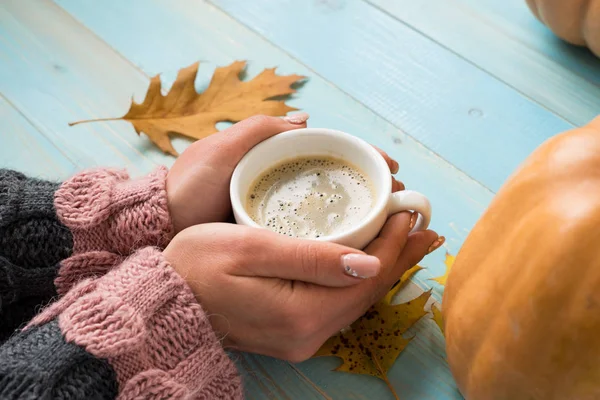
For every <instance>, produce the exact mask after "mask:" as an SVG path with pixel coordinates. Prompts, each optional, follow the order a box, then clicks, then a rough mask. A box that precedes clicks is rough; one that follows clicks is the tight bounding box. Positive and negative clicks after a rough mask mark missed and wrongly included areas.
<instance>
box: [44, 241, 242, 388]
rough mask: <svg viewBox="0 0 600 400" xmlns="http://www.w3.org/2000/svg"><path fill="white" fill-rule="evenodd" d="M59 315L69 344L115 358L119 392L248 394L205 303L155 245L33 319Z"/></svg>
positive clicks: (77, 288) (60, 323)
mask: <svg viewBox="0 0 600 400" xmlns="http://www.w3.org/2000/svg"><path fill="white" fill-rule="evenodd" d="M55 316H58V321H59V326H60V327H61V330H62V332H63V335H64V336H65V339H66V341H67V342H73V343H75V344H77V345H79V346H82V347H83V348H84V349H86V351H88V352H89V353H91V354H93V355H94V356H95V357H97V358H105V359H108V360H109V362H110V364H111V365H112V367H113V369H114V370H115V372H116V374H117V380H118V382H119V388H120V398H123V399H133V398H173V399H179V398H211V399H242V398H243V396H242V391H241V382H240V378H239V377H238V374H237V371H236V369H235V366H234V364H233V363H232V361H231V360H230V359H229V358H228V357H227V355H226V354H225V352H224V350H223V349H222V347H221V346H220V343H219V341H218V340H217V338H216V336H215V333H214V332H213V330H212V328H211V325H210V323H209V321H208V319H207V317H206V315H205V314H204V312H203V311H202V308H201V307H200V305H199V304H198V303H197V302H196V300H195V298H194V295H193V293H192V292H191V290H190V289H189V287H188V286H187V285H186V283H185V281H184V280H183V279H182V278H181V277H180V276H179V275H178V274H177V273H176V272H175V271H174V270H173V269H172V268H171V267H170V266H169V264H168V263H167V262H166V261H165V260H164V258H163V257H162V254H161V253H160V252H159V251H158V250H157V249H153V248H145V249H142V250H139V251H138V252H137V253H135V254H134V255H133V256H131V257H130V258H129V259H127V260H126V261H125V262H123V263H122V264H121V265H120V266H118V267H117V268H115V269H113V270H111V271H110V272H108V273H107V274H106V275H105V276H103V277H102V278H99V279H97V280H86V281H83V282H81V283H79V284H78V285H77V286H75V287H74V288H73V289H72V290H71V291H70V292H69V293H68V294H67V295H65V296H64V297H63V298H62V299H61V300H59V301H58V302H57V303H54V304H53V305H51V306H50V307H48V308H47V309H46V310H45V311H44V312H43V313H42V314H40V315H39V316H38V317H36V318H35V319H34V320H33V321H32V324H34V325H37V324H41V323H46V322H49V321H51V320H52V319H53V318H54V317H55Z"/></svg>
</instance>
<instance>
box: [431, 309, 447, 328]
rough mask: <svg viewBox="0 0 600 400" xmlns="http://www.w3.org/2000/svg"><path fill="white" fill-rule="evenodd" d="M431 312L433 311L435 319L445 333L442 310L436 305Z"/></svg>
mask: <svg viewBox="0 0 600 400" xmlns="http://www.w3.org/2000/svg"><path fill="white" fill-rule="evenodd" d="M431 312H432V313H433V320H434V321H435V323H436V324H437V326H438V328H440V331H442V334H443V333H444V320H443V318H442V312H441V311H440V309H439V308H437V307H436V306H431Z"/></svg>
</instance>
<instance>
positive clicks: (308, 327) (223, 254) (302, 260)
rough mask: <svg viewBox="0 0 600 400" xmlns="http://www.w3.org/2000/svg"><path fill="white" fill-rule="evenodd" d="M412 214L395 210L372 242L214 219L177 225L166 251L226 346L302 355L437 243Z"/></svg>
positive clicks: (362, 308) (347, 322)
mask: <svg viewBox="0 0 600 400" xmlns="http://www.w3.org/2000/svg"><path fill="white" fill-rule="evenodd" d="M410 219H411V214H410V213H408V212H404V213H400V214H396V215H394V216H392V217H391V218H390V219H389V220H388V222H387V223H386V225H385V226H384V228H383V229H382V231H381V233H380V234H379V236H378V237H377V238H376V239H375V240H374V241H373V242H371V244H370V245H369V246H368V247H367V248H366V249H365V252H361V251H358V250H354V249H351V248H348V247H344V246H340V245H337V244H332V243H326V242H317V241H312V240H301V239H296V238H290V237H286V236H283V235H279V234H276V233H273V232H270V231H267V230H260V231H259V230H257V229H255V228H249V227H245V226H239V225H231V224H218V223H216V224H203V225H197V226H193V227H191V228H188V229H186V230H184V231H182V232H180V233H179V234H178V235H177V236H175V238H174V239H173V240H172V241H171V243H170V244H169V246H168V247H167V248H166V249H165V250H164V255H165V257H166V259H167V260H168V261H169V262H170V263H171V265H172V267H173V268H174V269H175V270H176V271H177V272H178V273H179V274H180V275H181V276H182V277H183V278H184V279H185V280H186V281H187V283H188V284H189V286H190V287H191V289H192V290H193V292H194V294H195V296H196V298H197V299H198V301H199V302H200V304H201V305H202V307H203V308H204V310H205V312H206V314H207V315H208V316H209V318H210V321H211V324H212V326H213V328H214V329H215V331H216V332H217V334H218V335H220V336H222V337H224V338H225V340H224V344H225V346H226V347H230V348H236V349H239V350H242V351H246V352H251V353H258V354H264V355H268V356H272V357H277V358H280V359H285V360H289V361H292V362H299V361H303V360H306V359H308V358H310V357H311V356H312V355H313V354H314V353H315V352H316V351H317V350H318V349H319V347H320V346H321V345H322V344H323V343H324V342H325V341H326V340H327V339H328V338H329V337H330V336H332V335H334V334H335V333H336V332H338V331H339V330H340V329H342V328H344V327H346V326H348V325H350V324H351V323H352V322H353V321H355V320H356V319H357V318H359V317H360V316H361V315H362V314H363V313H364V312H365V311H366V310H367V309H368V308H369V307H370V306H371V305H373V304H374V303H375V302H376V301H378V300H379V299H381V298H382V297H383V296H384V295H385V294H386V292H387V291H388V290H389V288H390V287H391V286H392V285H393V284H394V283H395V282H396V281H397V280H398V279H399V278H400V276H401V275H402V274H403V273H404V271H406V270H407V269H408V268H410V267H412V266H413V265H415V264H417V263H418V262H419V261H420V260H421V259H422V258H423V257H424V256H425V255H426V254H427V253H428V251H431V247H432V246H433V247H435V246H436V245H437V247H439V245H438V244H441V243H440V242H441V240H438V235H437V234H436V233H435V232H433V231H420V232H415V233H412V234H410V235H409V231H410V229H409V224H410ZM348 269H350V271H348ZM352 271H355V272H356V275H358V277H355V276H352ZM361 276H362V277H361Z"/></svg>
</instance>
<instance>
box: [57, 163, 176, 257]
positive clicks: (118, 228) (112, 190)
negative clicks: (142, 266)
mask: <svg viewBox="0 0 600 400" xmlns="http://www.w3.org/2000/svg"><path fill="white" fill-rule="evenodd" d="M166 177H167V168H165V167H159V168H157V169H156V170H155V171H154V172H153V173H151V174H150V175H147V176H145V177H143V178H140V179H136V180H130V179H129V175H128V174H127V173H126V172H125V171H117V170H109V169H96V170H90V171H86V172H83V173H80V174H77V175H75V176H73V177H72V178H71V179H69V180H68V181H66V182H64V183H63V184H62V186H61V187H60V188H59V189H58V190H57V192H56V195H55V198H54V205H55V207H56V212H57V214H58V217H59V218H60V220H61V222H62V223H63V224H65V225H66V226H67V227H68V228H69V229H70V230H71V232H72V233H73V254H79V253H84V252H90V251H108V252H112V253H116V254H121V255H129V254H131V253H133V252H134V251H135V250H136V249H139V248H141V247H145V246H156V247H160V248H163V247H165V246H166V245H167V243H168V241H169V240H170V239H171V237H172V236H173V227H172V224H171V219H170V216H169V210H168V206H167V191H166Z"/></svg>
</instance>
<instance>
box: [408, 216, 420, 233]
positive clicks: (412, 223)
mask: <svg viewBox="0 0 600 400" xmlns="http://www.w3.org/2000/svg"><path fill="white" fill-rule="evenodd" d="M417 218H419V214H418V213H416V212H414V213H412V215H411V217H410V223H409V224H408V229H412V228H414V227H415V224H416V223H417Z"/></svg>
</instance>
